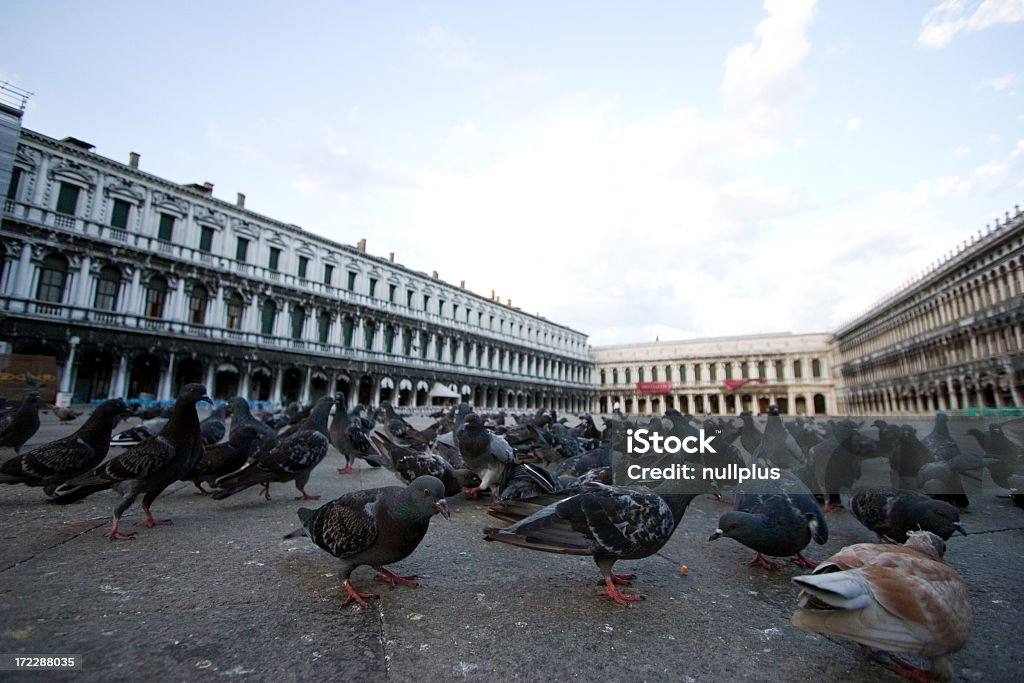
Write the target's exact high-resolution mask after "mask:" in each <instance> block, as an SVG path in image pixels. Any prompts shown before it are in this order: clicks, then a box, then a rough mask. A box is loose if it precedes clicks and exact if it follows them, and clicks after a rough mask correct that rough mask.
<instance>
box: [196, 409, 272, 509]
mask: <svg viewBox="0 0 1024 683" xmlns="http://www.w3.org/2000/svg"><path fill="white" fill-rule="evenodd" d="M263 438H264V434H263V432H262V431H260V429H259V425H247V426H245V427H241V428H239V429H236V430H235V431H233V432H232V433H231V436H230V437H228V440H227V441H222V442H221V443H216V444H213V445H212V446H207V447H206V451H205V453H203V457H201V458H199V462H197V463H196V466H195V467H193V468H192V471H191V472H189V473H188V474H187V475H185V476H184V477H182V480H183V481H190V482H192V483H193V484H195V486H196V488H197V489H199V490H198V491H197V494H200V495H206V494H208V493H210V491H207V490H206V489H204V488H203V483H207V484H211V485H212V483H213V482H214V481H216V480H217V478H219V477H222V476H224V475H226V474H231V473H232V472H235V471H237V470H238V469H239V468H241V467H242V466H243V465H245V463H246V462H248V460H249V457H250V456H251V455H252V454H253V453H254V452H255V451H256V449H257V448H259V446H260V444H261V443H262V440H263Z"/></svg>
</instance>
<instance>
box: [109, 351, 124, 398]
mask: <svg viewBox="0 0 1024 683" xmlns="http://www.w3.org/2000/svg"><path fill="white" fill-rule="evenodd" d="M127 383H128V356H124V355H122V356H121V359H120V361H119V362H118V364H117V368H116V369H115V370H114V377H113V379H112V380H111V381H110V396H111V397H112V398H120V397H124V391H125V385H126V384H127Z"/></svg>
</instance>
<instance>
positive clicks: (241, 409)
mask: <svg viewBox="0 0 1024 683" xmlns="http://www.w3.org/2000/svg"><path fill="white" fill-rule="evenodd" d="M228 404H229V405H230V406H231V429H229V430H228V438H230V437H231V435H232V434H234V433H235V432H237V431H238V430H239V429H242V428H243V427H253V428H254V429H256V431H258V432H259V433H260V443H259V447H258V448H257V449H256V450H255V452H253V453H252V454H250V456H249V460H250V462H251V461H253V460H255V459H256V457H257V456H258V455H259V454H260V453H264V452H267V451H269V450H270V449H271V448H273V447H274V446H276V445H277V444H279V443H280V442H281V437H279V436H278V435H277V432H276V431H275V430H274V429H273V428H272V427H270V426H269V425H268V424H266V423H265V422H263V420H260V419H258V418H256V417H255V416H254V415H253V414H252V411H251V410H250V409H249V402H248V401H247V400H245V399H244V398H242V397H241V396H236V397H235V398H233V399H231V400H230V401H228Z"/></svg>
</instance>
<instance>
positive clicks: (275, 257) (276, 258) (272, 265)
mask: <svg viewBox="0 0 1024 683" xmlns="http://www.w3.org/2000/svg"><path fill="white" fill-rule="evenodd" d="M280 264H281V250H280V249H278V248H277V247H271V248H270V259H269V260H268V261H267V268H269V269H270V270H271V271H273V272H275V273H276V272H277V267H278V266H279V265H280Z"/></svg>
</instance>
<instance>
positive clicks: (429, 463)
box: [370, 429, 480, 497]
mask: <svg viewBox="0 0 1024 683" xmlns="http://www.w3.org/2000/svg"><path fill="white" fill-rule="evenodd" d="M370 440H371V441H372V444H373V447H374V448H375V449H376V452H377V453H379V454H380V455H383V456H384V458H383V461H384V465H385V466H386V467H387V469H389V470H391V471H392V472H394V474H395V476H396V477H398V478H399V479H401V480H402V481H403V482H404V483H406V484H408V483H411V482H412V481H414V480H415V479H417V478H418V477H421V476H423V475H427V474H429V475H431V476H433V477H436V478H438V479H440V480H441V483H442V484H444V495H445V497H447V496H454V495H456V494H457V493H459V492H460V491H462V490H463V489H465V488H471V487H473V486H479V485H480V478H479V477H478V476H476V475H475V474H473V473H472V472H471V471H469V470H467V469H465V468H461V469H455V468H454V467H452V466H451V464H450V463H449V462H448V461H447V460H445V459H444V458H442V457H441V456H439V455H437V454H436V453H434V452H433V451H432V450H431V449H429V448H423V449H422V450H417V448H415V447H412V446H401V445H399V444H396V443H391V442H390V441H388V440H387V437H386V433H385V432H384V431H383V430H379V431H378V430H377V429H374V431H373V432H371V434H370Z"/></svg>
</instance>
